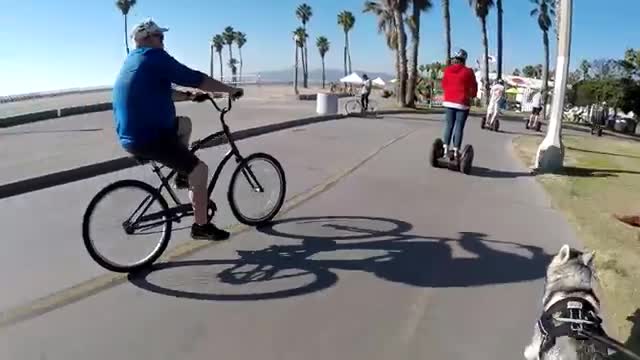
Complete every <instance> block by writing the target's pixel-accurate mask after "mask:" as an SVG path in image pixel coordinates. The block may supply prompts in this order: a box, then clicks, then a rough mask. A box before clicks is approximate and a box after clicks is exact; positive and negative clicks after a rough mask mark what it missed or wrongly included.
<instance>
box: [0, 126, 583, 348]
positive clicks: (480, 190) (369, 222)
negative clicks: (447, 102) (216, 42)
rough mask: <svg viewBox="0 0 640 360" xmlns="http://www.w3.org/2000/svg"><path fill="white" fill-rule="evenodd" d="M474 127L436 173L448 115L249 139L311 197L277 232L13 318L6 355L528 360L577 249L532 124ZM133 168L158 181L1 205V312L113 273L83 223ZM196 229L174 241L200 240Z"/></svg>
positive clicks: (73, 187) (0, 335) (211, 156)
mask: <svg viewBox="0 0 640 360" xmlns="http://www.w3.org/2000/svg"><path fill="white" fill-rule="evenodd" d="M477 124H478V123H477V119H472V120H470V121H469V122H468V125H467V129H466V135H465V142H469V143H472V144H473V145H474V147H475V150H476V152H475V153H476V157H475V161H474V170H473V172H472V174H471V175H464V174H461V173H457V172H453V171H450V170H447V169H434V168H431V167H430V166H429V165H428V151H429V149H430V147H431V143H432V141H433V139H434V138H435V137H436V136H440V133H441V129H442V122H441V116H434V115H431V116H429V115H400V116H385V117H384V118H382V119H359V118H358V119H357V118H347V119H342V120H335V121H329V122H325V123H320V124H313V125H309V126H305V127H301V128H296V129H292V130H287V131H282V132H278V133H273V134H268V135H263V136H260V137H256V138H250V139H246V140H243V141H242V142H240V144H239V145H240V148H241V150H242V151H243V153H245V154H249V153H251V152H254V151H264V152H268V153H270V154H273V155H274V156H275V157H276V158H278V159H279V160H280V161H281V162H282V165H283V166H284V168H285V171H286V175H287V181H288V196H287V198H288V200H289V202H288V204H292V203H293V202H294V201H295V199H300V198H301V197H302V198H304V201H298V202H296V203H295V204H296V205H297V206H295V207H293V208H287V212H285V213H283V214H282V215H281V216H280V217H279V218H278V220H277V221H276V222H275V223H274V224H272V225H271V226H268V227H265V228H261V229H250V230H247V231H243V232H240V233H237V234H235V235H234V236H233V237H232V238H231V239H230V240H229V241H226V242H221V243H215V244H212V245H211V246H208V247H206V248H204V249H202V250H200V251H197V252H195V253H193V254H191V255H189V256H186V257H182V258H179V259H174V260H171V261H169V262H167V263H161V264H159V265H158V266H157V267H156V268H155V269H154V270H153V271H151V272H148V273H143V274H138V275H136V276H131V277H130V278H127V279H125V280H124V281H123V282H121V283H119V284H116V285H114V286H104V287H103V288H102V289H100V290H95V291H93V292H89V291H88V292H87V294H85V296H79V297H77V298H76V301H74V302H66V303H65V301H63V300H61V301H60V302H59V304H58V305H56V306H54V307H53V308H51V309H49V310H50V311H46V312H43V313H42V314H40V315H38V316H35V315H34V316H32V317H27V318H25V319H24V320H23V321H20V322H18V323H16V324H12V325H7V326H3V327H2V328H0V358H6V359H47V360H53V359H64V360H68V359H85V358H91V359H96V360H98V359H115V358H121V359H178V358H179V359H184V360H187V359H203V358H211V357H215V358H224V359H250V358H257V357H259V358H261V359H274V360H286V359H296V360H297V359H301V358H304V359H327V358H332V359H389V358H398V359H425V358H431V359H456V360H461V359H474V360H475V359H514V358H522V350H523V349H524V346H525V345H526V344H527V341H528V340H529V337H530V335H531V331H532V326H533V324H534V321H535V318H536V316H537V312H538V310H539V303H540V296H541V294H542V281H543V276H544V271H545V267H546V265H547V263H548V261H549V256H550V255H552V254H554V253H555V252H556V251H557V250H558V249H559V248H560V247H561V245H562V244H563V243H569V244H571V245H574V246H575V245H577V244H578V241H577V239H576V238H575V235H574V234H573V231H572V229H571V228H570V226H569V225H568V223H567V222H566V220H565V218H564V217H563V216H562V215H561V214H559V213H558V212H557V211H556V210H554V209H552V208H551V206H550V203H549V200H548V198H547V196H546V195H545V194H544V192H543V190H542V189H541V187H540V186H538V185H537V183H536V182H535V179H534V178H533V177H531V176H530V175H529V174H528V171H527V169H526V168H525V167H523V166H522V165H521V164H520V163H519V162H518V161H517V160H516V159H515V158H514V157H513V155H512V154H511V145H510V141H511V138H512V137H513V136H514V134H516V133H518V132H523V131H524V130H522V129H521V128H522V127H521V126H520V125H521V124H520V123H512V122H504V123H503V124H502V127H503V129H505V130H507V132H503V133H493V132H488V131H482V130H480V128H479V126H477ZM223 151H224V149H223V148H214V149H208V150H206V155H205V160H207V161H208V162H209V163H210V164H212V166H213V164H215V161H216V159H219V158H220V156H222V152H223ZM230 171H231V167H230V168H229V169H227V170H226V171H225V172H224V174H223V178H222V181H221V183H220V188H219V189H218V190H217V191H216V193H215V195H214V199H215V200H216V201H217V202H218V204H219V206H220V212H219V217H218V218H217V219H218V220H217V222H218V223H219V224H221V225H224V226H229V225H232V224H234V223H235V220H234V219H233V218H232V216H231V215H230V211H229V209H228V205H227V204H226V197H225V190H226V186H227V183H228V178H229V175H230ZM125 177H127V178H129V177H132V178H140V179H145V180H147V181H155V182H154V183H157V180H153V174H152V173H151V172H150V171H149V168H148V167H146V168H145V167H139V168H134V169H127V170H124V171H122V172H118V173H114V174H109V175H105V176H100V177H97V178H93V179H90V180H86V181H82V182H78V183H71V184H67V185H63V186H59V187H55V188H50V189H46V190H42V191H38V192H34V193H30V194H26V195H22V196H19V197H14V198H7V199H3V200H0V212H1V214H0V221H1V222H2V224H1V226H2V227H3V229H4V236H3V241H4V243H5V247H4V250H3V252H2V253H1V255H0V266H2V268H1V269H0V274H1V275H0V284H1V286H2V289H3V290H4V291H3V296H2V297H1V298H0V309H1V310H0V311H2V312H3V313H2V315H6V314H9V313H11V312H12V311H17V310H20V311H23V312H29V309H30V305H29V304H30V301H33V300H34V299H37V298H39V297H42V296H45V295H47V294H52V293H57V294H58V295H59V296H58V298H59V299H64V298H65V296H67V294H70V292H71V290H69V287H72V286H73V285H74V284H78V283H80V282H85V283H91V281H92V279H96V277H97V276H102V277H104V276H110V273H108V272H107V271H105V270H104V269H101V268H99V267H98V266H97V265H96V264H95V263H93V262H92V261H91V259H90V258H89V257H88V255H87V254H86V252H85V250H84V248H83V247H82V241H81V236H80V221H81V216H82V212H83V211H84V207H85V206H86V204H87V203H88V201H89V199H90V198H91V197H92V196H93V194H95V192H97V191H98V190H99V189H100V188H101V187H102V186H105V185H106V184H108V183H109V182H111V181H114V180H116V179H122V178H125ZM323 185H326V186H324V187H323ZM314 189H315V190H314ZM317 189H320V190H317ZM182 196H183V199H184V198H186V194H182ZM119 210H120V209H119V208H118V206H117V205H115V206H114V208H113V209H112V211H113V214H114V216H115V214H118V213H119V212H118V211H119ZM185 226H186V225H184V226H182V227H183V229H182V230H176V231H174V233H173V240H172V243H171V245H170V247H171V248H172V249H175V248H176V247H178V246H181V245H183V244H187V243H190V242H192V241H190V240H188V232H187V230H186V229H185V228H184V227H185ZM113 236H114V238H115V232H114V233H113ZM172 249H169V250H168V251H169V252H170V251H172ZM65 289H66V290H65ZM69 296H70V295H69ZM31 310H32V311H33V312H37V309H36V308H35V307H33V306H32V309H31Z"/></svg>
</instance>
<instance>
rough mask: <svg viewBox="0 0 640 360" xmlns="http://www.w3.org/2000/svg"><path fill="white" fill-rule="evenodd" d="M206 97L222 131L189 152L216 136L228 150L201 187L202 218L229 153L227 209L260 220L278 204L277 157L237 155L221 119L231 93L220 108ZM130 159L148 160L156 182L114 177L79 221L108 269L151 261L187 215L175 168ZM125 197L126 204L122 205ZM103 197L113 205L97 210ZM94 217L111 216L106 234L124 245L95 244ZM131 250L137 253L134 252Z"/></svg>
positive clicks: (251, 221)
mask: <svg viewBox="0 0 640 360" xmlns="http://www.w3.org/2000/svg"><path fill="white" fill-rule="evenodd" d="M208 100H210V101H211V103H212V104H213V106H214V107H215V108H216V109H217V110H218V111H219V112H220V123H221V124H222V130H221V131H218V132H216V133H214V134H211V135H209V136H207V137H205V138H204V139H201V140H197V141H195V142H193V143H192V145H191V148H190V151H191V152H193V153H195V152H197V151H198V150H200V149H202V148H204V147H206V146H207V144H211V143H213V142H214V141H217V140H226V141H227V142H228V143H229V146H230V149H229V150H228V151H227V153H226V154H225V155H224V157H223V158H222V161H220V163H219V164H218V167H217V168H216V170H215V172H214V174H213V177H212V178H211V181H210V182H209V185H208V187H207V192H208V195H209V203H208V213H207V218H208V220H209V221H210V220H211V219H212V218H213V214H214V213H215V211H216V205H215V203H214V202H213V201H212V200H211V195H212V193H213V190H214V188H215V185H216V182H217V181H218V178H219V177H220V174H221V172H222V169H223V168H224V166H225V165H226V164H227V162H228V161H229V160H230V159H231V158H235V161H236V163H237V164H238V165H237V167H236V168H235V170H234V171H233V173H232V174H231V178H230V181H229V188H228V190H227V200H228V201H229V206H230V208H231V212H232V213H233V215H234V216H235V217H236V219H237V220H238V221H239V222H240V223H242V224H245V225H249V226H260V225H264V224H266V223H268V222H269V221H271V220H272V219H273V218H274V217H275V216H276V214H277V213H278V211H279V210H280V208H281V207H282V205H283V203H284V199H285V192H286V180H285V174H284V170H283V169H282V166H281V165H280V163H279V162H278V160H276V159H275V158H274V157H273V156H271V155H269V154H266V153H262V152H257V153H253V154H250V155H248V156H246V157H243V156H242V155H241V154H240V151H239V150H238V147H237V145H236V144H235V142H234V139H233V136H232V134H231V131H230V130H229V127H228V126H227V124H226V123H225V121H224V116H225V114H226V113H227V112H229V111H230V110H231V98H230V97H229V98H228V106H227V107H226V108H224V109H220V107H219V106H218V104H216V101H215V100H214V99H213V97H211V96H209V97H208ZM135 160H136V161H137V162H138V163H139V164H141V165H144V164H148V163H151V167H152V169H153V172H154V173H155V174H156V175H157V176H158V178H159V179H160V185H159V186H158V187H153V186H151V185H150V184H148V183H146V182H143V181H140V180H137V179H125V180H118V181H116V182H114V183H111V184H109V185H107V186H106V187H105V188H103V189H102V190H100V191H99V192H98V193H97V194H96V195H95V196H94V197H93V198H92V199H91V201H90V202H89V205H88V206H87V209H86V210H85V213H84V217H83V220H82V237H83V240H84V245H85V247H86V249H87V251H88V252H89V255H90V256H91V258H92V259H93V260H94V261H95V262H97V263H98V264H99V265H100V266H102V267H104V268H106V269H108V270H110V271H114V272H132V271H135V270H139V269H141V268H143V267H146V266H148V265H151V264H153V263H154V262H155V261H156V260H157V259H158V258H159V257H160V256H161V255H162V253H163V252H164V251H165V250H166V248H167V245H168V244H169V240H170V239H171V230H172V225H173V223H174V222H176V223H179V222H180V220H181V219H182V218H184V217H187V216H193V208H192V205H191V202H190V201H187V202H182V201H181V200H180V199H179V198H178V196H177V195H176V193H175V192H174V191H173V189H172V188H171V185H170V183H169V181H170V180H171V178H172V177H173V176H175V175H176V173H177V172H176V171H175V170H172V171H170V172H169V174H168V175H166V176H165V175H164V174H163V173H162V169H163V168H165V167H166V166H159V165H158V164H157V163H156V162H155V161H153V160H149V159H143V158H137V157H135ZM163 188H165V189H166V191H167V192H168V194H169V196H170V197H171V199H172V200H173V202H174V204H175V205H174V206H171V207H169V204H168V203H167V200H166V198H165V197H164V196H163V195H162V193H161V191H162V189H163ZM118 193H124V195H122V197H121V198H120V200H116V198H117V195H118ZM126 201H129V204H132V205H125V202H126ZM109 202H113V203H115V206H113V208H114V209H111V212H108V211H107V213H106V214H101V215H99V213H100V210H101V209H102V208H103V207H104V206H103V205H107V204H108V203H109ZM114 219H118V220H117V221H116V222H115V223H116V227H115V231H114V230H113V223H114V222H113V220H114ZM100 220H102V221H104V220H110V221H111V225H112V229H111V230H108V231H107V233H106V237H107V238H108V239H109V240H113V238H115V237H120V236H122V235H124V236H126V237H127V239H126V240H125V242H124V243H125V244H126V246H123V248H122V249H117V250H116V249H114V247H113V246H111V245H109V246H106V247H103V246H99V245H98V243H97V242H96V240H97V238H98V237H99V232H100V230H101V228H102V226H101V225H100V223H99V221H100ZM145 236H150V237H152V238H155V240H151V241H143V239H142V238H143V237H145ZM145 243H146V244H147V245H145ZM109 251H111V252H113V253H115V254H114V255H113V256H116V255H120V256H124V257H128V258H130V259H129V260H126V261H124V262H118V261H115V260H114V259H113V258H112V257H111V255H109V256H107V255H106V254H105V253H106V252H109ZM136 252H138V253H140V254H142V255H134V254H135V253H136Z"/></svg>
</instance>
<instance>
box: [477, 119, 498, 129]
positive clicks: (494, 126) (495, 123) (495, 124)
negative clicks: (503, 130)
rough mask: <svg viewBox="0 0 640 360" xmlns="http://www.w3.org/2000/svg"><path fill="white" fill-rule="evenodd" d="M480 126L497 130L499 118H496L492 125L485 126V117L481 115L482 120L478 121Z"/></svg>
mask: <svg viewBox="0 0 640 360" xmlns="http://www.w3.org/2000/svg"><path fill="white" fill-rule="evenodd" d="M480 128H481V129H487V130H489V131H496V132H498V131H500V120H498V119H496V120H495V121H494V122H493V125H492V126H487V117H486V116H483V117H482V121H481V122H480Z"/></svg>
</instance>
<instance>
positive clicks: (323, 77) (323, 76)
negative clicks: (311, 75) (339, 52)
mask: <svg viewBox="0 0 640 360" xmlns="http://www.w3.org/2000/svg"><path fill="white" fill-rule="evenodd" d="M324 79H325V75H324V55H323V56H322V88H323V89H324Z"/></svg>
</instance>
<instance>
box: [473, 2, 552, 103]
mask: <svg viewBox="0 0 640 360" xmlns="http://www.w3.org/2000/svg"><path fill="white" fill-rule="evenodd" d="M543 1H546V0H543ZM469 5H470V6H471V7H472V8H473V10H474V12H475V14H476V16H477V17H478V19H480V23H481V24H482V46H483V47H484V61H483V62H484V71H483V72H484V79H483V82H484V91H483V92H482V97H483V98H484V102H485V105H488V104H489V96H488V94H489V40H488V38H487V15H489V10H490V9H491V7H492V6H493V0H469Z"/></svg>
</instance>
